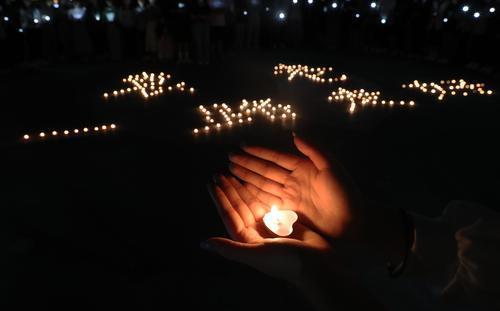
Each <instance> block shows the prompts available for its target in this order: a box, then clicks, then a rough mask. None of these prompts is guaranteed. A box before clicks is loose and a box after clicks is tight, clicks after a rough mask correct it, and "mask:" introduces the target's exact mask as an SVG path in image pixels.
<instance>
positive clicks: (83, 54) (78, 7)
mask: <svg viewBox="0 0 500 311" xmlns="http://www.w3.org/2000/svg"><path fill="white" fill-rule="evenodd" d="M68 13H69V15H70V18H71V21H72V28H73V48H74V52H75V56H76V57H78V58H80V59H87V58H88V57H89V56H90V54H91V53H92V43H91V40H90V35H89V31H88V29H87V22H86V18H87V7H86V6H85V5H83V4H82V3H80V2H79V1H75V2H74V3H73V7H72V8H71V9H70V10H69V11H68Z"/></svg>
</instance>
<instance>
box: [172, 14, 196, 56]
mask: <svg viewBox="0 0 500 311" xmlns="http://www.w3.org/2000/svg"><path fill="white" fill-rule="evenodd" d="M191 9H192V7H185V6H184V7H179V6H177V8H175V9H174V10H172V17H171V19H172V23H171V24H170V27H171V28H172V32H173V37H174V44H175V51H176V55H177V56H176V58H177V62H178V63H179V64H182V63H191V56H190V55H191V53H190V50H191V47H190V44H191V38H192V36H191V20H190V18H191V16H190V15H189V10H191Z"/></svg>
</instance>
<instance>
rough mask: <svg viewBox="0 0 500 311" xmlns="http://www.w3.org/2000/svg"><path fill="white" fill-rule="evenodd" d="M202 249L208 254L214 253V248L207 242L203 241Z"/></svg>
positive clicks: (201, 243)
mask: <svg viewBox="0 0 500 311" xmlns="http://www.w3.org/2000/svg"><path fill="white" fill-rule="evenodd" d="M200 248H201V249H202V250H204V251H208V252H210V251H212V246H211V245H210V243H208V242H207V241H201V242H200Z"/></svg>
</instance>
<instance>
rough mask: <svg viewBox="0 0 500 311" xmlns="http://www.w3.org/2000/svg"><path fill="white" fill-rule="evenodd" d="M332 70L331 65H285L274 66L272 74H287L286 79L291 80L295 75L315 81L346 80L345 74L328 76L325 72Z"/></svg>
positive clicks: (332, 81)
mask: <svg viewBox="0 0 500 311" xmlns="http://www.w3.org/2000/svg"><path fill="white" fill-rule="evenodd" d="M332 72H333V68H332V67H309V66H307V65H301V64H299V65H285V64H278V65H277V66H274V75H283V74H286V75H288V81H290V82H291V81H292V80H293V79H295V77H296V76H299V77H303V78H306V79H308V80H310V81H313V82H316V83H334V82H339V81H341V82H342V81H346V80H347V75H345V74H341V75H340V76H337V77H329V76H327V73H329V74H331V73H332Z"/></svg>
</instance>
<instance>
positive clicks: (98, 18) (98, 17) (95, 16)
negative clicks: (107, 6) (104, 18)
mask: <svg viewBox="0 0 500 311" xmlns="http://www.w3.org/2000/svg"><path fill="white" fill-rule="evenodd" d="M94 18H95V20H96V21H100V20H101V14H99V12H98V13H95V14H94Z"/></svg>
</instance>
